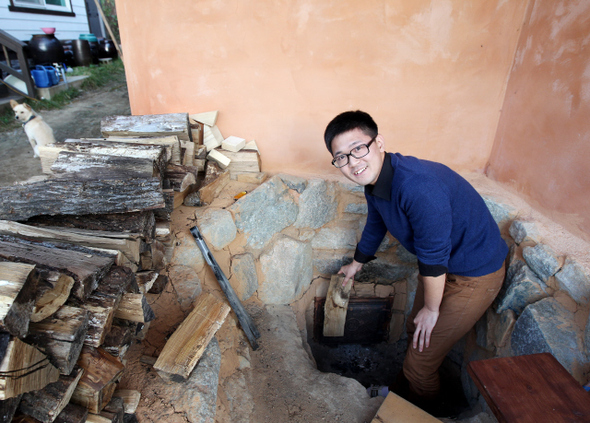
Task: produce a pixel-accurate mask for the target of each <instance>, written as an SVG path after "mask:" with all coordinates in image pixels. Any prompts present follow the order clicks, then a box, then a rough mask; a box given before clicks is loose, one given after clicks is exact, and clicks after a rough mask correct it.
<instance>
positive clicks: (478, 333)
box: [475, 313, 494, 351]
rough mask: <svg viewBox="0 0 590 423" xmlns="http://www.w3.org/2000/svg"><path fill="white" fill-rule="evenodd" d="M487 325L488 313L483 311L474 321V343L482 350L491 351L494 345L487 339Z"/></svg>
mask: <svg viewBox="0 0 590 423" xmlns="http://www.w3.org/2000/svg"><path fill="white" fill-rule="evenodd" d="M488 326H489V323H488V314H487V313H484V314H483V316H481V318H480V319H479V320H478V321H477V322H475V343H476V344H477V345H478V346H479V347H481V348H483V349H484V350H488V351H493V349H494V347H493V345H492V344H491V342H490V341H489V336H488Z"/></svg>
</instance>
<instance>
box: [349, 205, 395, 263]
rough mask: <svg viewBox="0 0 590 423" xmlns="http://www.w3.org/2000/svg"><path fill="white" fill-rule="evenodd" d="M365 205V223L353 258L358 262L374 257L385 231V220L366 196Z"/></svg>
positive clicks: (366, 261) (367, 260)
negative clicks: (366, 210) (366, 211)
mask: <svg viewBox="0 0 590 423" xmlns="http://www.w3.org/2000/svg"><path fill="white" fill-rule="evenodd" d="M367 207H368V213H367V223H366V224H365V227H364V229H363V234H362V235H361V240H360V241H359V243H358V244H357V246H356V251H355V253H354V259H355V260H356V261H358V262H359V263H368V262H369V261H371V260H374V259H375V258H376V257H375V253H376V252H377V249H378V248H379V245H381V242H382V241H383V237H384V236H385V234H386V233H387V227H386V226H385V222H384V221H383V219H382V218H381V215H380V214H379V212H378V211H377V209H376V208H375V205H374V204H373V203H372V202H371V200H370V199H369V198H367Z"/></svg>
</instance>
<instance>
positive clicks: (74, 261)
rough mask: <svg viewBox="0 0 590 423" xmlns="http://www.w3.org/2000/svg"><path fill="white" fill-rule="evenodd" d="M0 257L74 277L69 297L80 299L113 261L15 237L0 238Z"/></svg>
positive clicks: (84, 296)
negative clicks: (27, 241)
mask: <svg viewBox="0 0 590 423" xmlns="http://www.w3.org/2000/svg"><path fill="white" fill-rule="evenodd" d="M0 258H2V259H4V260H6V261H11V262H20V263H29V264H37V265H38V266H39V267H41V268H44V269H48V270H55V271H59V272H61V273H65V274H67V275H69V276H71V277H73V278H74V281H75V282H74V287H73V289H72V291H71V292H72V295H74V296H75V297H76V298H79V299H81V300H83V299H84V298H86V297H87V296H88V295H89V294H90V292H92V291H93V290H94V289H96V287H97V286H98V281H99V280H100V279H101V278H102V277H103V276H104V275H105V274H106V273H107V271H108V270H109V269H110V267H111V266H112V265H113V263H114V261H115V259H114V258H113V257H112V256H111V257H105V256H100V255H98V253H97V254H89V252H88V251H82V252H81V251H75V250H65V249H61V248H51V247H49V246H42V245H38V244H33V243H25V242H23V241H22V240H19V239H17V238H9V237H4V238H2V239H0Z"/></svg>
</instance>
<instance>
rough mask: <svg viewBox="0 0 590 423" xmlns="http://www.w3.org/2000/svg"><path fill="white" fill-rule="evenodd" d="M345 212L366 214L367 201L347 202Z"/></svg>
mask: <svg viewBox="0 0 590 423" xmlns="http://www.w3.org/2000/svg"><path fill="white" fill-rule="evenodd" d="M344 211H345V212H346V213H355V214H367V212H368V206H367V203H348V204H347V205H346V207H345V208H344Z"/></svg>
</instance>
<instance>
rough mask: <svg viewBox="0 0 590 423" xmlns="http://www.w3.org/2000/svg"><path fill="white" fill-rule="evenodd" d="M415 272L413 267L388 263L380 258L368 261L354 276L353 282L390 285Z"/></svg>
mask: <svg viewBox="0 0 590 423" xmlns="http://www.w3.org/2000/svg"><path fill="white" fill-rule="evenodd" d="M415 271H416V267H415V266H407V265H404V264H395V263H390V262H388V261H386V260H384V259H382V258H377V259H376V260H373V261H370V262H369V263H367V264H365V265H363V268H362V269H361V271H360V272H359V273H357V274H356V277H355V280H356V281H357V282H363V283H380V284H382V285H391V284H393V283H395V282H397V281H399V280H400V279H405V278H407V277H409V276H411V275H412V274H413V273H414V272H415Z"/></svg>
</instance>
